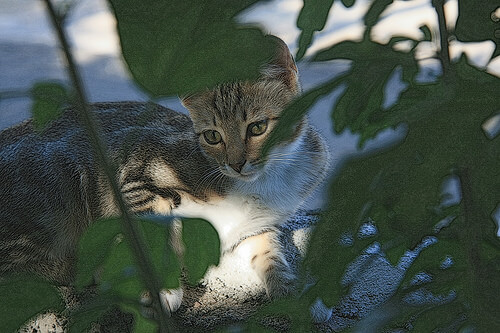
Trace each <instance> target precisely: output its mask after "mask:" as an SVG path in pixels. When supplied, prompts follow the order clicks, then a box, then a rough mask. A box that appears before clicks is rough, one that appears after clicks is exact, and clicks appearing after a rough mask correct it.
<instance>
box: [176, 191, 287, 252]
mask: <svg viewBox="0 0 500 333" xmlns="http://www.w3.org/2000/svg"><path fill="white" fill-rule="evenodd" d="M183 199H184V198H183ZM172 213H173V214H174V215H179V216H184V217H199V218H203V219H205V220H207V221H209V222H210V223H211V224H212V225H213V226H214V228H215V229H216V230H217V233H218V234H219V237H220V241H221V248H222V250H223V251H226V250H229V249H231V247H233V246H234V245H235V244H237V243H238V242H239V241H240V240H241V239H243V238H245V237H248V236H250V235H255V234H257V233H259V232H262V231H264V230H266V229H269V228H272V227H273V226H276V225H277V224H278V223H280V222H281V221H282V220H281V219H280V218H281V217H282V215H281V214H279V213H278V212H276V211H273V210H272V209H270V208H269V207H267V206H265V205H264V204H263V202H262V201H261V200H260V199H259V198H257V197H255V196H249V197H246V196H242V195H234V194H233V195H228V196H227V197H225V198H223V199H220V198H218V199H216V200H213V201H209V202H199V201H193V200H189V199H187V200H182V203H181V205H180V206H178V207H177V208H175V209H174V210H173V211H172Z"/></svg>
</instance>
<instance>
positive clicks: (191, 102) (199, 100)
mask: <svg viewBox="0 0 500 333" xmlns="http://www.w3.org/2000/svg"><path fill="white" fill-rule="evenodd" d="M207 93H208V92H198V93H191V94H186V95H183V96H179V98H180V100H181V103H182V105H183V106H184V107H185V108H186V109H188V110H189V111H191V109H193V108H196V106H199V105H200V104H203V103H204V101H205V99H206V95H207Z"/></svg>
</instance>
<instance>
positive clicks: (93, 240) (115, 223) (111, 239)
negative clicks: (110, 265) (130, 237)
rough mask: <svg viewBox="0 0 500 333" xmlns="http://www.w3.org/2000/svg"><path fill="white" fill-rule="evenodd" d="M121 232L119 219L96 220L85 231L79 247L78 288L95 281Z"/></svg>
mask: <svg viewBox="0 0 500 333" xmlns="http://www.w3.org/2000/svg"><path fill="white" fill-rule="evenodd" d="M120 234H121V227H120V221H119V220H118V219H106V220H100V221H96V222H94V223H93V224H92V225H91V226H90V227H89V228H88V229H87V230H86V231H85V233H84V234H83V236H82V237H81V238H80V242H79V247H78V261H77V277H76V281H75V286H76V287H77V288H79V289H82V288H84V287H85V286H88V285H91V284H92V283H93V282H94V281H93V279H94V275H95V274H96V270H97V269H98V268H99V267H100V266H101V265H102V264H103V263H104V262H105V260H106V256H108V255H109V252H110V251H111V249H112V247H113V246H114V245H115V242H116V241H117V239H118V236H119V235H120Z"/></svg>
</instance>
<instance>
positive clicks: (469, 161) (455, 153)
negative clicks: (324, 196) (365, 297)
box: [306, 59, 500, 323]
mask: <svg viewBox="0 0 500 333" xmlns="http://www.w3.org/2000/svg"><path fill="white" fill-rule="evenodd" d="M453 73H454V74H452V75H455V76H454V77H457V76H458V77H460V79H459V80H450V81H441V82H438V83H436V84H431V85H415V84H412V85H411V87H410V88H409V89H408V91H406V92H405V93H403V94H402V96H401V100H400V102H399V103H398V104H397V105H396V106H395V107H394V108H393V109H391V110H388V116H390V117H394V118H393V120H392V121H391V123H396V122H405V123H406V124H407V125H408V134H407V136H406V137H405V139H404V140H403V141H402V142H401V143H399V144H398V145H396V146H394V147H392V148H389V149H386V150H385V151H382V152H380V153H378V154H375V155H370V156H366V157H361V158H358V159H355V160H351V161H349V162H347V163H346V164H345V165H344V167H343V169H342V172H340V174H339V175H338V176H337V177H336V178H335V179H334V181H333V182H332V183H331V185H330V186H331V187H330V193H329V201H328V202H329V204H328V207H326V211H325V213H324V215H323V216H322V218H321V221H320V223H319V224H318V225H317V227H316V229H315V232H314V234H313V236H312V239H311V247H310V249H309V251H308V255H307V258H306V260H307V263H308V267H311V269H312V273H313V275H315V276H316V277H317V278H318V286H317V290H318V291H319V290H321V292H322V293H321V296H323V297H324V299H325V303H327V305H334V304H336V302H338V300H339V299H340V296H341V295H342V293H341V292H339V291H342V289H343V288H342V286H340V285H339V282H338V281H340V280H341V278H342V276H343V274H344V269H345V267H347V265H348V264H349V263H350V262H351V261H352V260H354V259H355V258H356V257H357V256H358V255H359V253H360V251H359V250H354V251H353V249H355V247H356V246H354V247H349V248H346V247H343V246H342V245H340V244H339V242H338V240H339V239H340V238H341V236H342V235H343V234H344V233H345V232H350V233H351V234H354V233H355V232H356V230H357V228H358V226H359V223H360V222H361V221H363V220H364V219H366V218H367V217H370V218H372V219H373V220H374V221H375V222H376V223H377V227H378V229H379V235H378V238H377V240H378V241H379V242H380V243H381V244H386V243H388V244H389V243H396V244H398V247H397V249H399V250H397V251H399V252H401V251H402V250H404V249H410V248H413V247H414V246H415V245H416V244H418V243H419V242H420V240H421V238H422V237H423V236H424V235H429V234H431V233H432V232H433V228H434V225H435V224H436V223H437V222H438V221H439V220H440V219H442V218H443V216H441V215H440V214H438V212H437V211H436V209H435V208H436V207H438V206H439V203H440V200H441V187H440V184H441V183H442V181H443V179H445V178H446V177H447V176H448V175H449V173H450V172H451V171H452V170H455V169H456V168H457V167H458V168H461V167H463V166H465V165H467V166H468V167H467V169H468V170H469V178H470V186H471V188H470V189H469V190H467V191H468V192H470V194H469V195H470V196H471V197H472V198H474V199H473V200H474V201H473V202H474V205H472V206H471V205H469V206H468V208H466V207H465V206H462V209H465V211H469V213H468V214H466V215H465V216H464V218H462V219H458V220H457V221H455V222H453V223H454V224H453V225H455V224H457V223H460V221H462V224H461V225H460V229H459V230H456V229H455V236H454V239H453V240H452V239H450V240H449V241H445V240H443V241H441V242H440V243H439V242H438V245H437V246H436V245H433V246H431V247H430V248H429V249H426V250H424V251H423V252H422V254H421V256H422V259H417V261H416V262H415V263H414V265H415V269H416V270H420V269H424V268H425V269H427V268H432V267H436V266H437V265H439V261H437V260H439V258H442V257H443V256H444V255H446V254H450V255H451V256H452V257H454V258H456V266H455V267H454V268H453V270H455V269H460V268H461V267H464V266H467V267H470V266H471V265H473V266H477V270H470V268H469V270H468V271H466V272H464V273H463V274H461V275H458V276H457V278H458V279H460V278H461V279H462V280H460V281H459V282H457V283H454V284H453V285H455V286H457V287H458V286H472V285H476V286H479V285H483V286H485V289H486V290H489V292H486V291H485V292H478V291H477V288H479V287H477V288H476V290H475V291H474V292H473V293H472V294H471V292H472V291H471V290H470V289H469V290H468V291H465V292H464V297H466V298H467V299H468V300H469V302H472V303H473V304H475V305H474V307H476V308H478V309H482V310H477V311H476V310H474V311H473V313H472V314H471V316H472V317H474V318H483V320H484V318H490V315H489V314H488V310H487V309H484V308H483V305H481V304H480V303H481V302H483V303H492V300H494V299H497V298H496V297H492V296H491V295H492V294H494V291H493V289H492V288H494V287H493V284H491V283H489V282H488V281H489V280H490V279H491V278H490V275H491V274H492V273H493V270H492V269H493V267H495V266H490V265H486V264H485V263H482V262H483V260H486V258H488V256H491V255H488V256H486V253H492V251H488V252H486V251H484V250H481V247H480V244H481V242H482V240H483V239H484V240H486V239H491V237H493V236H492V235H494V232H495V229H494V228H493V223H491V222H490V217H489V213H490V212H491V211H492V210H493V209H494V208H495V207H496V205H497V202H498V196H497V195H493V194H494V193H499V192H498V189H497V190H494V189H493V188H491V187H488V186H489V185H486V182H491V183H493V184H497V182H498V180H499V178H500V174H499V173H498V171H496V170H498V168H496V167H495V165H496V164H497V163H498V160H499V159H498V158H499V157H500V148H499V147H500V145H499V144H498V142H495V140H497V141H498V138H495V139H494V140H493V141H492V140H489V139H488V138H487V137H486V136H485V135H484V134H483V133H482V130H481V124H482V123H483V122H484V119H486V118H487V117H488V116H490V115H491V114H492V113H493V112H494V111H495V110H496V109H497V107H498V106H497V104H496V103H495V102H494V100H495V97H494V96H495V93H494V91H500V79H498V78H495V77H492V76H491V75H489V74H487V73H485V72H482V71H479V70H477V69H474V68H473V67H471V66H469V65H468V64H467V63H466V62H465V61H464V59H462V61H461V62H459V63H457V64H455V65H454V66H453ZM367 76H368V77H370V75H369V73H368V75H367V73H366V71H365V72H364V73H363V72H362V71H359V72H356V71H355V69H353V72H352V74H351V78H350V79H351V80H353V83H354V85H352V86H353V87H356V88H355V90H354V91H355V92H356V93H353V94H352V96H350V98H356V96H357V98H359V96H363V91H362V90H363V89H368V88H369V87H366V86H364V85H362V84H360V83H359V82H360V81H366V80H367ZM442 92H446V94H445V95H443V94H442ZM423 105H425V108H424V107H423ZM394 109H397V110H398V112H397V113H396V112H395V113H393V114H392V112H394ZM335 112H338V109H336V111H335ZM345 112H346V114H347V113H348V112H353V110H352V109H348V108H347V109H345ZM358 117H359V116H358ZM388 119H389V120H390V119H391V118H388ZM356 120H357V118H354V119H353V120H350V119H349V121H348V122H347V124H346V127H348V128H352V127H353V125H352V124H356ZM372 121H373V119H368V121H367V125H368V126H367V127H366V128H363V127H359V130H360V131H361V132H362V133H363V131H366V130H369V127H370V126H373V122H372ZM393 121H394V122H393ZM375 124H377V123H375ZM383 124H384V125H387V123H383ZM367 128H368V129H367ZM486 170H488V171H489V172H488V171H486ZM485 171H486V173H485ZM491 171H493V172H491ZM484 186H486V187H487V188H488V190H487V191H484V189H483V187H484ZM463 202H466V200H464V201H463ZM332 221H334V223H333V222H332ZM466 221H469V222H467V223H466ZM473 221H476V222H473ZM479 221H481V222H479ZM479 225H481V227H480V228H479V227H478V226H479ZM457 226H458V224H457ZM450 228H451V227H449V228H447V229H450ZM455 228H456V226H455ZM487 235H490V236H489V237H488V236H487ZM450 242H451V243H450ZM491 242H493V243H494V244H495V245H491V246H492V247H494V248H496V249H497V250H500V245H499V241H498V239H496V240H495V241H493V240H491V241H490V242H488V244H490V243H491ZM493 243H492V244H493ZM438 250H439V251H438ZM434 251H438V252H439V253H440V255H439V257H437V258H436V257H435V256H436V253H437V252H434ZM462 251H463V252H462ZM478 251H479V252H478ZM432 253H433V255H431V254H432ZM474 253H476V254H477V255H479V257H477V258H476V259H473V257H474V256H473V254H474ZM477 255H476V256H477ZM471 256H472V257H471ZM479 258H482V259H479ZM420 260H422V261H420ZM464 261H465V262H464ZM325 262H335V266H329V265H324V263H325ZM474 262H477V263H476V264H473V263H474ZM429 265H430V267H429ZM410 273H411V274H413V273H415V271H413V270H410ZM463 279H466V280H467V279H468V280H469V281H475V282H474V283H472V284H470V283H465V282H464V280H463ZM457 281H458V280H457ZM479 281H481V282H479ZM436 282H439V279H438V278H436ZM478 283H479V284H478ZM446 284H447V285H448V289H449V283H448V282H447V283H446ZM436 286H437V284H436ZM469 288H470V287H469ZM481 289H482V288H481ZM488 320H489V321H490V322H491V319H488ZM472 322H474V323H478V322H480V320H479V319H477V320H476V319H474V320H473V321H472Z"/></svg>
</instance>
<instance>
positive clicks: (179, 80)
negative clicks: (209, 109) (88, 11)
mask: <svg viewBox="0 0 500 333" xmlns="http://www.w3.org/2000/svg"><path fill="white" fill-rule="evenodd" d="M109 2H110V4H111V6H112V8H113V11H114V13H115V16H116V18H117V22H118V34H119V36H120V41H121V46H122V51H123V56H124V58H125V60H126V62H127V64H128V66H129V68H130V71H131V72H132V75H133V76H134V79H135V80H136V81H137V83H139V84H140V85H141V86H142V87H143V88H144V89H146V91H148V92H149V93H150V94H151V95H152V96H153V97H159V96H170V95H182V94H187V93H191V92H193V91H198V90H202V89H205V88H207V87H212V86H215V85H216V84H219V83H221V82H227V81H233V80H243V79H250V78H256V77H257V76H258V73H259V70H260V68H261V66H262V65H263V64H264V63H266V62H267V61H269V60H270V59H271V58H272V55H273V50H274V46H275V44H274V43H273V42H272V40H271V39H269V38H265V36H264V35H263V33H262V32H261V31H260V30H258V29H256V28H249V27H241V26H238V25H237V24H236V23H235V21H234V19H233V18H234V16H235V15H237V14H238V13H240V12H241V11H242V10H244V9H246V8H248V7H249V6H251V5H253V4H255V3H257V2H258V0H243V1H229V0H226V1H217V0H208V1H204V2H202V3H200V2H199V1H195V0H172V1H157V0H144V1H135V0H125V1H118V0H109ZM256 50H258V52H256Z"/></svg>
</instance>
